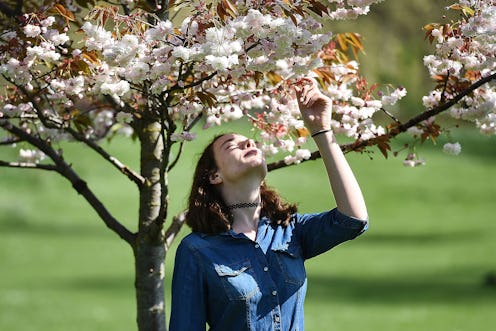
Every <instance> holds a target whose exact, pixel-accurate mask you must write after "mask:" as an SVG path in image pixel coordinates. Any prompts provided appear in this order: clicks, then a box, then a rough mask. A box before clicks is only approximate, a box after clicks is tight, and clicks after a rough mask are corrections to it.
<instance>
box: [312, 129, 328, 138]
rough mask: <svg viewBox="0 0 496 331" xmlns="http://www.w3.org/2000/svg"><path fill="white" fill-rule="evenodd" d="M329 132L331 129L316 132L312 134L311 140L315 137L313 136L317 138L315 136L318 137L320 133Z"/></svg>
mask: <svg viewBox="0 0 496 331" xmlns="http://www.w3.org/2000/svg"><path fill="white" fill-rule="evenodd" d="M330 131H332V129H325V130H320V131H317V132H315V133H312V138H313V137H315V136H317V135H319V134H321V133H326V132H330Z"/></svg>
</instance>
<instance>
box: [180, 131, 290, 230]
mask: <svg viewBox="0 0 496 331" xmlns="http://www.w3.org/2000/svg"><path fill="white" fill-rule="evenodd" d="M222 136H223V135H219V136H216V137H215V138H214V139H213V140H212V142H211V143H210V144H209V145H208V146H207V147H206V148H205V150H204V151H203V153H202V155H201V156H200V158H199V160H198V163H197V165H196V170H195V174H194V177H193V184H192V186H191V193H190V195H189V200H188V211H187V214H186V224H187V225H188V226H189V227H191V229H192V230H193V231H194V232H200V233H205V234H216V233H222V232H225V231H228V230H229V229H230V228H231V225H232V222H233V215H232V213H231V212H230V211H229V210H228V209H227V206H226V204H225V202H224V199H223V198H222V195H221V194H220V192H219V190H218V189H217V187H216V185H214V184H211V183H210V176H211V175H212V174H213V173H215V172H216V171H217V164H216V162H215V158H214V148H213V146H214V143H215V141H216V140H217V139H219V138H220V137H222ZM260 195H261V200H262V212H261V216H265V217H268V218H269V219H270V220H271V223H272V224H280V225H282V226H287V225H288V224H289V222H290V221H291V217H292V215H293V214H294V213H296V211H297V207H296V205H295V204H291V203H288V202H286V201H284V200H283V199H282V198H281V196H280V195H279V194H278V193H277V192H276V191H275V190H273V189H271V188H269V187H267V185H266V184H265V182H264V183H262V186H261V187H260Z"/></svg>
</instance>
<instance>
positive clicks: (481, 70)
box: [0, 0, 496, 330]
mask: <svg viewBox="0 0 496 331" xmlns="http://www.w3.org/2000/svg"><path fill="white" fill-rule="evenodd" d="M374 2H378V1H347V2H338V3H335V2H333V1H330V2H325V1H321V2H319V1H302V2H291V1H282V2H278V1H274V2H267V1H260V2H257V1H251V2H246V3H245V2H244V1H237V2H233V1H225V0H224V1H213V2H208V3H207V2H202V1H199V2H190V1H169V2H165V1H164V2H163V3H152V4H151V5H150V3H149V2H133V1H125V2H123V3H122V4H121V5H120V6H119V7H116V6H112V5H110V6H108V5H105V6H103V5H100V6H98V5H96V4H95V3H94V2H93V1H75V2H74V3H73V2H71V1H66V2H63V3H53V2H47V3H45V5H44V6H41V7H35V6H33V5H30V4H29V3H26V4H24V3H23V2H22V1H16V2H13V3H7V2H5V3H4V2H2V3H1V6H0V10H1V11H2V12H3V13H4V15H6V16H9V17H10V18H11V21H10V22H11V24H12V26H13V28H10V29H8V30H5V31H4V32H3V33H2V38H1V39H2V41H1V47H2V57H1V59H0V61H1V63H2V65H1V69H0V72H1V73H2V75H3V77H4V79H5V82H6V83H5V85H6V88H5V92H4V94H3V95H2V99H1V106H2V107H1V110H0V127H1V128H2V129H3V132H4V133H5V134H4V136H3V138H4V139H3V141H2V146H9V145H13V144H17V143H19V142H24V143H26V144H29V145H31V146H32V149H20V151H19V157H20V160H18V161H12V160H4V161H1V162H0V165H1V166H7V167H16V168H23V169H40V170H49V171H55V172H57V173H59V174H60V175H62V176H63V177H64V178H66V179H67V180H69V181H70V183H71V184H72V186H73V187H74V189H75V190H76V191H77V192H78V193H79V194H81V196H82V197H83V198H84V199H86V200H87V201H88V203H89V204H90V205H91V206H92V207H93V208H94V210H95V211H96V212H97V213H98V215H99V216H100V218H101V219H102V220H103V221H104V222H105V224H106V225H107V226H108V227H109V228H110V229H112V230H113V231H114V232H115V233H117V234H118V235H119V236H120V238H122V239H123V240H124V241H126V242H127V243H128V244H129V245H130V246H131V247H132V248H133V252H134V256H135V285H136V297H137V308H138V313H137V316H138V326H139V329H141V330H164V329H166V326H165V316H164V288H163V278H164V272H165V270H164V259H165V255H166V252H167V248H168V247H169V246H170V243H171V242H172V240H173V239H174V237H175V236H176V234H177V232H178V230H179V229H180V227H181V224H182V221H183V216H182V215H177V216H175V217H171V216H170V215H168V214H169V213H168V201H169V190H170V188H169V186H168V176H169V173H170V171H171V170H172V169H173V168H174V166H175V165H176V164H177V161H178V159H179V158H180V156H181V152H182V150H183V148H184V147H185V144H186V142H187V141H189V140H192V139H194V138H195V135H194V133H192V129H193V128H194V127H195V126H196V125H199V124H203V126H204V127H205V128H208V127H210V126H214V125H220V124H222V123H224V122H227V121H230V120H233V119H239V118H242V117H246V118H248V119H249V120H250V122H251V123H252V125H253V126H254V127H255V128H256V129H257V130H258V132H259V138H260V140H261V141H262V142H263V148H264V150H265V152H266V153H267V154H268V155H275V154H277V153H281V152H282V153H283V155H285V156H283V157H282V160H281V161H279V162H275V163H273V164H270V165H269V169H270V170H273V169H277V168H280V167H284V166H287V165H290V164H297V163H300V162H302V161H304V160H308V159H313V158H317V157H318V154H316V153H313V154H311V153H310V151H308V150H307V149H305V147H304V146H305V145H304V144H305V141H306V139H307V136H308V132H307V131H306V129H305V128H304V127H303V123H302V121H301V120H300V119H299V117H298V112H297V107H296V105H295V103H294V102H293V100H292V98H291V95H290V92H289V91H290V88H289V87H290V86H291V85H292V84H294V83H295V82H297V81H298V79H299V78H300V77H302V76H305V75H308V74H309V73H311V74H312V75H314V76H315V78H316V79H317V80H318V81H319V82H320V84H321V86H322V88H323V90H325V91H326V92H327V93H328V94H329V95H331V96H332V97H333V99H334V100H335V101H334V102H335V104H334V109H335V118H334V120H333V123H332V125H333V128H334V130H335V131H336V132H338V133H342V134H344V135H346V136H348V137H349V138H351V139H352V142H351V143H349V144H346V145H343V149H344V150H345V151H352V150H353V151H359V152H363V151H366V148H367V147H369V146H373V145H376V146H378V148H379V149H380V151H381V152H382V153H383V154H384V155H385V156H386V157H387V155H388V152H389V151H390V140H391V139H392V138H394V137H396V136H397V135H399V134H400V133H402V132H406V131H410V132H411V133H412V134H413V136H414V139H419V140H421V141H424V140H426V139H435V138H436V137H437V136H438V135H439V134H440V133H441V132H442V127H441V126H440V125H439V124H438V123H436V121H435V118H434V116H435V115H437V114H439V113H441V112H444V111H446V110H448V109H450V108H451V113H452V114H453V115H454V116H455V117H456V118H458V119H468V120H472V121H474V122H475V123H476V125H477V126H478V127H479V128H480V130H481V131H483V132H485V133H490V134H494V127H495V125H494V120H495V117H496V115H495V114H494V84H493V80H494V54H495V53H494V49H493V45H494V35H495V31H494V26H495V24H494V22H493V20H494V19H493V17H494V15H493V14H494V12H495V5H494V3H492V2H487V1H485V2H481V1H461V2H460V3H459V4H456V5H453V6H451V9H453V10H454V11H456V12H457V13H458V14H457V16H456V19H455V20H453V21H448V22H447V23H444V24H430V25H427V26H426V36H427V38H429V39H430V41H431V42H435V43H436V44H437V47H436V54H435V55H432V56H429V57H426V58H425V63H426V65H427V66H428V68H429V70H430V73H431V75H432V77H433V78H434V79H435V80H436V81H437V82H438V85H437V87H436V89H435V90H434V91H433V92H432V93H431V94H430V95H428V96H426V97H425V98H424V104H425V105H426V107H427V110H426V111H425V112H423V113H421V114H419V115H416V116H414V117H412V118H411V119H408V120H406V121H400V120H399V119H397V118H396V116H393V115H391V114H390V112H389V111H387V110H386V109H385V108H384V106H389V105H394V104H395V103H396V102H397V100H399V99H400V98H402V97H403V96H404V95H405V94H406V90H405V89H403V88H391V87H385V88H380V87H379V86H377V85H370V84H368V83H367V81H366V80H365V79H364V78H363V77H361V75H360V73H359V66H358V63H357V62H356V60H355V59H356V57H357V53H358V52H360V51H361V50H362V44H361V40H360V38H359V35H357V34H355V33H342V34H338V35H336V36H334V37H332V38H331V36H330V35H329V34H328V33H327V32H326V30H325V29H322V23H321V22H322V21H323V20H324V21H325V20H329V19H349V18H355V17H356V16H358V15H361V14H367V13H368V10H369V8H368V5H370V4H372V3H374ZM33 9H34V10H35V11H34V12H32V13H29V12H31V10H33ZM83 13H84V14H83ZM83 16H84V17H83ZM481 87H482V88H481ZM461 100H463V101H462V102H461V103H460V101H461ZM379 113H382V114H384V115H385V116H386V117H387V118H391V119H392V123H391V124H387V125H384V124H383V122H384V116H382V119H381V117H380V116H377V114H379ZM115 134H127V135H129V136H130V137H133V138H135V139H137V140H139V143H140V160H141V161H140V171H139V172H138V171H135V170H133V169H130V167H128V166H126V165H125V164H123V163H122V162H121V161H119V160H118V159H116V158H115V157H113V156H112V155H110V154H109V153H108V152H107V151H105V150H104V149H103V148H102V147H101V146H100V144H99V142H100V141H101V140H102V139H103V138H109V137H112V136H113V135H115ZM63 140H72V141H78V142H79V143H81V144H83V145H85V146H87V147H88V148H90V149H91V150H93V151H94V152H96V153H97V154H98V155H100V156H101V157H103V158H104V159H105V160H107V161H108V162H109V163H110V164H112V165H113V166H114V167H115V168H116V169H117V170H118V171H120V172H121V173H122V174H124V175H125V176H126V177H127V178H128V179H129V180H130V181H132V182H133V183H135V184H136V187H137V190H138V192H139V201H140V203H139V219H138V230H137V231H136V232H132V231H130V230H129V229H127V228H126V227H125V226H123V225H122V223H121V222H120V221H119V220H117V219H115V218H114V217H113V215H112V214H111V213H110V212H109V211H108V209H107V208H106V207H105V206H104V205H103V204H102V203H101V201H100V200H99V199H98V197H96V195H95V194H94V192H93V191H92V190H91V189H90V188H89V187H88V185H87V184H86V182H85V180H84V179H83V178H81V176H80V175H79V174H78V173H77V172H76V171H75V170H74V169H73V167H72V166H71V163H70V161H68V160H65V158H64V155H63V152H62V151H61V150H60V148H59V147H60V146H61V145H60V143H59V142H60V141H63ZM446 149H447V150H449V151H451V152H453V153H457V152H459V147H458V145H457V144H450V145H447V147H446ZM172 155H175V156H174V157H172ZM44 159H46V160H47V161H43V160H44ZM421 163H422V161H421V160H418V159H417V158H416V156H415V155H414V154H413V153H410V154H409V155H408V156H407V158H406V160H405V164H406V165H412V166H414V165H418V164H421ZM166 219H171V222H170V224H169V225H168V227H164V226H165V221H166Z"/></svg>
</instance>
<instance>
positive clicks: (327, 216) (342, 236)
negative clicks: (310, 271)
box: [293, 208, 369, 259]
mask: <svg viewBox="0 0 496 331" xmlns="http://www.w3.org/2000/svg"><path fill="white" fill-rule="evenodd" d="M295 217H296V219H295V228H294V230H293V231H294V232H295V234H296V236H297V238H298V240H299V241H300V244H301V248H302V252H303V257H304V258H305V259H309V258H311V257H314V256H316V255H319V254H321V253H324V252H326V251H328V250H329V249H331V248H333V247H334V246H337V245H339V244H341V243H343V242H345V241H347V240H351V239H354V238H356V237H357V236H359V235H360V234H362V233H363V232H364V231H365V230H367V229H368V224H369V222H368V220H361V219H357V218H354V217H350V216H346V215H344V214H343V213H341V212H339V211H338V210H337V208H334V209H332V210H330V211H326V212H323V213H316V214H296V215H295Z"/></svg>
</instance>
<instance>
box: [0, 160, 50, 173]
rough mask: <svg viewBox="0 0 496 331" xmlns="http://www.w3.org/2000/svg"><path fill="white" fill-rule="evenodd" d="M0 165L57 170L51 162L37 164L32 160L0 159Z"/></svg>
mask: <svg viewBox="0 0 496 331" xmlns="http://www.w3.org/2000/svg"><path fill="white" fill-rule="evenodd" d="M0 167H8V168H22V169H40V170H48V171H57V167H56V166H54V165H52V164H38V163H32V162H7V161H1V160H0Z"/></svg>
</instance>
